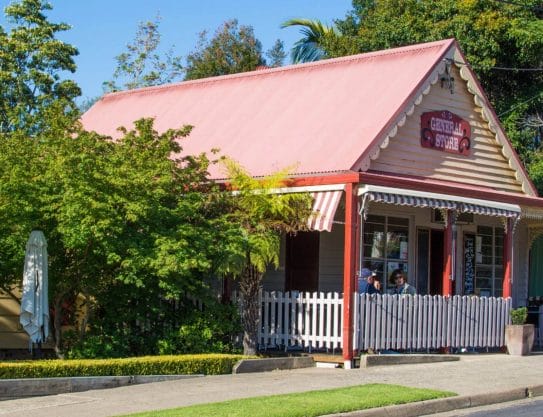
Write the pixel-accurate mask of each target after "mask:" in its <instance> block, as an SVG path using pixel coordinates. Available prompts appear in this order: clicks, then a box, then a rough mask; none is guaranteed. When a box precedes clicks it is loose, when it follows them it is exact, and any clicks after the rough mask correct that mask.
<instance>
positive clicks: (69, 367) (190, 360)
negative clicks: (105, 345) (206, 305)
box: [0, 354, 245, 379]
mask: <svg viewBox="0 0 543 417" xmlns="http://www.w3.org/2000/svg"><path fill="white" fill-rule="evenodd" d="M243 358H245V357H244V356H243V355H224V354H202V355H175V356H174V355H171V356H142V357H137V358H125V359H68V360H61V359H53V360H40V361H17V362H0V379H15V378H52V377H77V376H130V375H194V374H204V375H220V374H229V373H232V367H233V366H234V365H235V364H236V362H237V361H239V360H240V359H243Z"/></svg>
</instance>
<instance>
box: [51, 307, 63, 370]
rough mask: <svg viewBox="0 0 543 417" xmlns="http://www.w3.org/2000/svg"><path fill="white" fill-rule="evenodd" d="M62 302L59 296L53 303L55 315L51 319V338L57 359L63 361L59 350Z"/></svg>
mask: <svg viewBox="0 0 543 417" xmlns="http://www.w3.org/2000/svg"><path fill="white" fill-rule="evenodd" d="M62 300H63V298H62V297H61V296H59V297H58V298H56V299H55V301H54V309H55V315H54V317H53V332H54V333H53V337H54V341H55V354H56V355H57V358H59V359H64V355H63V354H62V349H61V346H62V345H61V342H62V340H61V338H62V329H61V326H62Z"/></svg>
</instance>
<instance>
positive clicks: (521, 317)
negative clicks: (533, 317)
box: [510, 307, 528, 324]
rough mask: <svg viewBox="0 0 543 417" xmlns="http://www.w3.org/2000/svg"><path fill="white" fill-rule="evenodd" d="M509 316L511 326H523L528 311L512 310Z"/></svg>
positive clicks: (523, 309)
mask: <svg viewBox="0 0 543 417" xmlns="http://www.w3.org/2000/svg"><path fill="white" fill-rule="evenodd" d="M510 314H511V323H512V324H524V323H526V319H527V318H528V309H527V308H526V307H519V308H513V309H512V310H511V313H510Z"/></svg>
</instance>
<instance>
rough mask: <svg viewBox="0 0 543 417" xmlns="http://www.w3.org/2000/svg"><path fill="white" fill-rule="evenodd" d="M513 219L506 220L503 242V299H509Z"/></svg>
mask: <svg viewBox="0 0 543 417" xmlns="http://www.w3.org/2000/svg"><path fill="white" fill-rule="evenodd" d="M513 221H514V220H513V219H511V218H508V219H507V224H506V227H505V235H504V237H503V238H504V242H503V294H502V296H503V298H507V297H511V295H512V294H511V272H512V266H513V265H512V256H513Z"/></svg>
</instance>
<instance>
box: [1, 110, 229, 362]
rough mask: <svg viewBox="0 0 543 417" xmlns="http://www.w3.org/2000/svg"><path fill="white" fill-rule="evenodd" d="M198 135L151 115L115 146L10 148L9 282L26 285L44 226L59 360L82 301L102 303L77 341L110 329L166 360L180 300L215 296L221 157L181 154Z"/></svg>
mask: <svg viewBox="0 0 543 417" xmlns="http://www.w3.org/2000/svg"><path fill="white" fill-rule="evenodd" d="M189 132H190V127H184V128H182V129H174V130H169V131H167V132H165V133H163V134H158V133H157V132H156V131H155V130H154V129H153V122H152V120H147V119H145V120H140V121H138V122H136V124H135V128H134V129H133V130H130V131H128V130H125V131H124V132H123V137H122V138H121V139H119V140H117V141H115V142H113V141H111V140H110V139H109V138H107V137H102V136H99V135H97V134H95V133H89V132H84V131H77V130H76V131H73V132H66V133H65V134H64V135H58V134H44V135H40V136H37V139H38V140H35V141H28V139H27V137H26V136H25V135H24V134H13V135H10V136H8V137H7V138H6V140H3V141H0V161H1V162H2V163H3V164H2V166H1V167H0V231H1V232H2V234H1V235H0V253H1V254H2V257H1V259H0V286H1V287H2V288H6V289H8V290H9V289H10V288H11V287H12V286H13V285H16V284H20V279H21V277H22V267H23V260H24V247H25V243H26V240H27V239H28V235H29V233H30V231H31V230H32V229H35V228H37V229H40V230H42V231H43V232H44V233H45V236H46V238H47V240H48V250H49V254H50V267H49V273H50V285H49V289H50V300H51V302H50V304H51V306H52V307H53V309H54V311H55V314H54V326H53V327H54V330H55V341H56V347H57V350H58V351H59V352H60V349H61V346H62V334H61V328H62V327H61V325H62V321H63V320H64V319H65V318H66V316H67V314H66V313H69V312H70V311H71V310H70V308H69V307H70V304H71V303H72V302H73V300H75V299H76V298H77V297H79V302H83V303H84V304H85V305H86V306H87V307H90V308H85V309H83V311H84V312H86V314H85V316H84V317H80V318H79V334H78V335H77V337H78V338H79V339H81V340H83V339H84V338H85V337H86V331H87V328H90V331H91V335H96V334H97V333H100V332H102V331H103V332H105V331H107V332H106V333H104V334H105V335H106V336H108V337H110V338H111V340H113V341H115V340H117V341H118V340H119V339H122V338H124V340H126V341H130V343H129V344H128V345H127V346H128V350H129V351H130V353H131V354H134V353H156V349H158V347H157V346H156V343H157V341H158V338H160V337H161V332H166V331H169V330H170V329H169V328H168V326H170V327H171V326H173V325H174V324H175V323H176V320H177V321H179V317H175V316H174V315H173V314H172V313H171V311H172V307H171V305H170V304H169V303H170V302H169V301H168V300H175V299H181V298H183V297H185V296H186V295H192V296H193V297H197V298H203V297H204V296H205V295H206V294H207V293H208V282H207V281H206V277H209V276H210V275H211V273H212V271H213V269H214V268H215V266H216V263H217V262H218V261H215V260H214V259H216V258H218V257H219V255H220V249H221V246H220V244H219V243H220V240H219V236H218V232H217V230H218V229H219V228H218V226H217V224H219V225H220V224H222V220H221V219H222V218H223V217H224V215H223V213H224V211H225V209H224V203H223V202H222V199H223V198H222V194H221V193H219V192H215V191H214V185H213V184H212V183H210V182H209V180H208V179H207V175H208V174H207V167H208V165H209V163H210V162H211V161H210V160H209V159H208V158H207V156H206V155H198V156H188V155H182V153H181V152H182V148H181V146H180V144H179V140H181V139H182V138H183V137H185V136H187V135H188V134H189ZM142 323H145V324H146V325H145V326H143V325H142ZM138 346H139V347H138ZM145 349H147V350H145Z"/></svg>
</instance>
